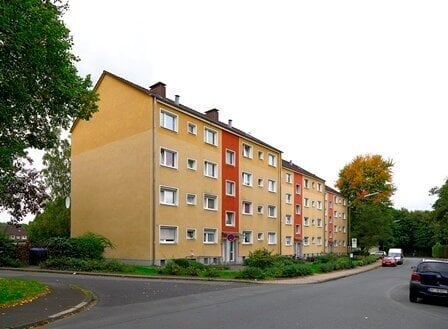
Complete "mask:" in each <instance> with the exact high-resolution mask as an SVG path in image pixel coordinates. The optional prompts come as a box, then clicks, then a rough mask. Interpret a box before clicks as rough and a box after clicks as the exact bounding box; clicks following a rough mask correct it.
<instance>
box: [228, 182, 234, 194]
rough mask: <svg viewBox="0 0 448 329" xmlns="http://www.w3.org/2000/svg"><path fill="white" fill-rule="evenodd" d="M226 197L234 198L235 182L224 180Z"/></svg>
mask: <svg viewBox="0 0 448 329" xmlns="http://www.w3.org/2000/svg"><path fill="white" fill-rule="evenodd" d="M226 195H230V196H235V182H232V181H230V180H226Z"/></svg>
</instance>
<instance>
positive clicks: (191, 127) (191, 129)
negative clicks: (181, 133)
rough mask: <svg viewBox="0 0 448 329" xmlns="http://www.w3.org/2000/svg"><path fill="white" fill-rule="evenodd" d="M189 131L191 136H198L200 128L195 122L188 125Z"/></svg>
mask: <svg viewBox="0 0 448 329" xmlns="http://www.w3.org/2000/svg"><path fill="white" fill-rule="evenodd" d="M187 131H188V133H189V134H192V135H196V134H197V133H198V128H197V127H196V125H195V124H194V123H193V122H188V123H187Z"/></svg>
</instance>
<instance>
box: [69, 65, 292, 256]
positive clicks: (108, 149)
mask: <svg viewBox="0 0 448 329" xmlns="http://www.w3.org/2000/svg"><path fill="white" fill-rule="evenodd" d="M95 89H96V91H97V92H98V94H99V96H100V100H99V103H98V106H99V111H98V112H97V113H95V114H94V115H93V117H92V118H91V119H90V120H89V121H84V120H77V121H76V122H75V123H74V125H73V127H72V130H71V134H72V157H71V158H72V173H71V174H72V189H71V198H72V207H71V232H72V235H73V236H78V235H80V234H83V233H85V232H94V233H97V234H101V235H103V236H105V237H107V238H108V239H110V240H111V241H112V243H113V245H114V248H113V249H110V250H107V254H106V257H107V258H112V259H119V260H123V261H128V262H135V263H142V264H145V263H146V264H160V265H163V264H164V263H165V262H166V260H168V259H173V258H185V257H188V258H191V259H196V260H198V261H201V262H203V263H206V264H210V263H220V262H225V263H233V262H235V263H240V262H242V260H243V259H244V258H245V257H247V256H248V255H249V253H250V252H251V251H254V250H257V249H260V248H263V247H264V248H267V249H268V250H270V251H272V252H273V253H274V254H278V253H282V252H283V250H282V246H283V243H286V241H284V240H283V235H282V234H281V232H282V221H281V216H282V207H281V204H282V203H281V186H282V166H281V164H282V162H281V151H280V150H279V149H277V148H274V147H272V146H270V145H268V144H267V143H265V142H263V141H261V140H258V139H256V138H254V137H253V136H251V135H249V134H246V133H244V132H243V131H241V130H239V129H236V128H234V127H233V126H232V123H231V122H230V121H229V122H228V123H223V122H220V121H219V111H218V110H217V109H211V110H209V111H207V112H205V113H200V112H197V111H195V110H193V109H191V108H188V107H186V106H184V105H182V104H181V103H180V98H179V97H178V96H176V97H175V100H174V101H173V100H171V99H168V98H167V97H166V86H165V84H163V83H160V82H159V83H157V84H154V85H152V86H151V87H150V88H149V89H147V88H144V87H141V86H138V85H136V84H133V83H131V82H129V81H127V80H125V79H123V78H121V77H118V76H116V75H114V74H111V73H109V72H103V74H102V75H101V77H100V79H99V81H98V82H97V84H96V86H95ZM292 236H294V235H293V234H292V233H291V235H288V237H291V238H290V239H289V240H288V241H289V242H288V247H291V244H292ZM284 238H285V239H286V236H285V237H284ZM289 249H291V250H292V248H287V249H286V250H289Z"/></svg>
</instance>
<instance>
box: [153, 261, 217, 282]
mask: <svg viewBox="0 0 448 329" xmlns="http://www.w3.org/2000/svg"><path fill="white" fill-rule="evenodd" d="M222 269H225V267H223V266H214V265H204V264H202V263H199V262H197V261H194V260H191V259H186V258H179V259H173V260H170V261H168V263H167V264H166V265H165V266H164V267H162V268H160V269H159V271H158V272H159V274H164V275H181V276H199V277H208V278H214V277H217V276H219V271H220V270H222Z"/></svg>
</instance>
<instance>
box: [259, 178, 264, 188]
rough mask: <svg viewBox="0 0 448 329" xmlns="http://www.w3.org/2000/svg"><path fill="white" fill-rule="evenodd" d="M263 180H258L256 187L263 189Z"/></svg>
mask: <svg viewBox="0 0 448 329" xmlns="http://www.w3.org/2000/svg"><path fill="white" fill-rule="evenodd" d="M263 185H264V183H263V178H258V187H263Z"/></svg>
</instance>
